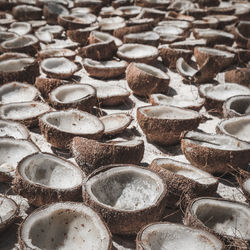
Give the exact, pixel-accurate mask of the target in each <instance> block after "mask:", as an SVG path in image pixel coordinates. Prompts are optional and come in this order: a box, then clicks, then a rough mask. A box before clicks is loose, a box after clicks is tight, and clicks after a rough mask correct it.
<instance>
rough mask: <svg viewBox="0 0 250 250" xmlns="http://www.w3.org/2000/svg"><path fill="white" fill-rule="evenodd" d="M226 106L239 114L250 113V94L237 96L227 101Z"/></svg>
mask: <svg viewBox="0 0 250 250" xmlns="http://www.w3.org/2000/svg"><path fill="white" fill-rule="evenodd" d="M225 105H226V108H227V109H229V110H231V111H233V112H235V113H237V114H238V115H250V96H235V97H232V98H230V99H229V100H228V101H227V102H226V104H225Z"/></svg>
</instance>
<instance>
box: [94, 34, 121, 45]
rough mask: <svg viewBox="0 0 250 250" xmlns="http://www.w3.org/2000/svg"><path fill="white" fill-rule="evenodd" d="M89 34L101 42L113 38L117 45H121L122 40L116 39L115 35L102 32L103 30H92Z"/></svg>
mask: <svg viewBox="0 0 250 250" xmlns="http://www.w3.org/2000/svg"><path fill="white" fill-rule="evenodd" d="M91 35H93V36H94V37H95V38H97V39H98V40H100V41H102V42H108V41H112V40H114V42H115V45H116V46H117V47H119V46H121V45H122V41H121V40H120V39H118V38H117V37H115V36H112V35H110V34H107V33H104V32H100V31H92V33H91Z"/></svg>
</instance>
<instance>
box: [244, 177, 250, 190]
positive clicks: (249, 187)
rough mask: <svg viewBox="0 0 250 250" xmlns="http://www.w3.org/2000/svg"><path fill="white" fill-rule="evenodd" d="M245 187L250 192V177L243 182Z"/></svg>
mask: <svg viewBox="0 0 250 250" xmlns="http://www.w3.org/2000/svg"><path fill="white" fill-rule="evenodd" d="M243 187H244V189H245V190H246V191H247V192H248V193H249V194H250V178H248V179H247V180H246V181H244V182H243Z"/></svg>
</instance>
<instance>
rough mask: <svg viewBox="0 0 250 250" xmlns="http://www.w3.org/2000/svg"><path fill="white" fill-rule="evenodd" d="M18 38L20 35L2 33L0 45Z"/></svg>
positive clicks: (7, 32)
mask: <svg viewBox="0 0 250 250" xmlns="http://www.w3.org/2000/svg"><path fill="white" fill-rule="evenodd" d="M17 37H18V35H17V34H16V33H13V32H9V31H0V43H1V42H4V41H9V40H12V39H14V38H17Z"/></svg>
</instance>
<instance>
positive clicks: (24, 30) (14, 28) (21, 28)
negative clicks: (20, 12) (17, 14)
mask: <svg viewBox="0 0 250 250" xmlns="http://www.w3.org/2000/svg"><path fill="white" fill-rule="evenodd" d="M8 31H10V32H13V33H16V34H18V35H19V36H23V35H27V34H28V33H30V32H31V31H32V27H31V24H30V23H28V22H14V23H12V24H11V25H10V28H9V29H8Z"/></svg>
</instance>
